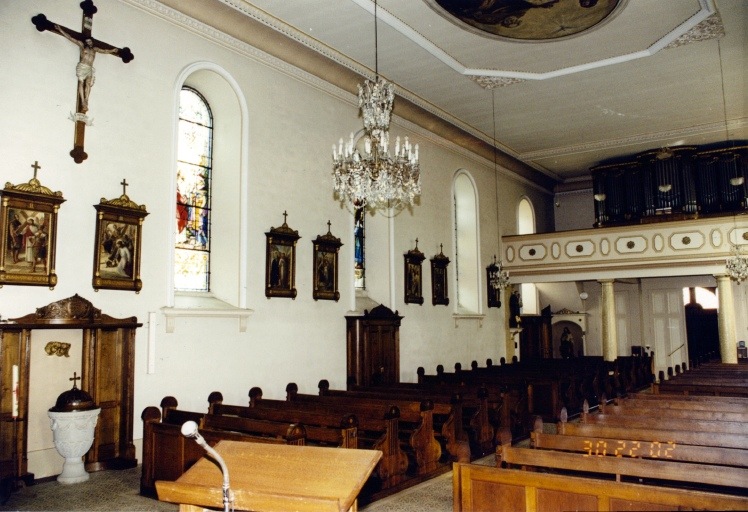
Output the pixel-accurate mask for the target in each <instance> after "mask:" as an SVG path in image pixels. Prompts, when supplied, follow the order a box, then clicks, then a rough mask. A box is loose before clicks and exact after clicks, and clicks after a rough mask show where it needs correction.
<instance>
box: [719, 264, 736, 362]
mask: <svg viewBox="0 0 748 512" xmlns="http://www.w3.org/2000/svg"><path fill="white" fill-rule="evenodd" d="M714 277H716V278H717V296H718V297H719V312H718V316H717V323H718V325H719V352H720V356H721V357H722V362H723V363H737V362H738V349H737V346H738V345H737V342H738V336H737V329H736V328H735V301H734V300H733V297H732V281H731V280H730V278H729V277H728V276H726V275H718V276H714Z"/></svg>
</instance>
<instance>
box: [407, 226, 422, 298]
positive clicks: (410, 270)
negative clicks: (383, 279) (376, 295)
mask: <svg viewBox="0 0 748 512" xmlns="http://www.w3.org/2000/svg"><path fill="white" fill-rule="evenodd" d="M424 259H426V257H425V256H424V255H423V253H422V252H421V251H419V250H418V239H417V238H416V247H415V249H411V250H410V251H408V252H407V253H405V303H406V304H419V305H422V304H423V279H422V271H421V263H422V262H423V260H424Z"/></svg>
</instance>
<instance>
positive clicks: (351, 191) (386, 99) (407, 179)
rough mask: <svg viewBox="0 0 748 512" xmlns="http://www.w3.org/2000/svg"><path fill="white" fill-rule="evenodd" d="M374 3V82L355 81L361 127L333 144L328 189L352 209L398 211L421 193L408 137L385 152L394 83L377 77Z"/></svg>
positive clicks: (414, 150) (414, 153)
mask: <svg viewBox="0 0 748 512" xmlns="http://www.w3.org/2000/svg"><path fill="white" fill-rule="evenodd" d="M377 38H378V34H377V2H376V0H375V1H374V67H375V69H374V72H375V75H376V79H375V80H374V81H371V80H368V79H367V80H366V81H365V82H364V84H363V85H361V84H359V86H358V106H359V108H360V109H361V116H362V117H363V119H364V128H363V130H359V132H358V133H357V135H358V137H356V136H355V135H354V134H353V133H351V135H350V138H349V140H348V142H347V143H344V142H343V139H342V138H341V139H340V141H339V143H338V145H337V147H336V146H335V145H334V144H333V147H332V162H333V188H334V191H335V195H336V196H337V198H338V199H339V200H340V201H341V202H346V201H348V202H350V203H351V204H352V205H353V206H354V207H355V208H364V207H367V208H369V209H379V208H382V209H389V208H394V209H395V210H402V209H403V208H409V207H411V206H413V203H414V201H415V199H416V197H418V196H420V195H421V171H420V166H419V164H418V144H415V145H412V144H411V143H410V141H409V140H408V137H405V139H404V140H403V141H402V143H401V142H400V137H397V139H396V140H395V148H394V149H395V152H394V154H393V155H390V152H389V151H390V134H389V126H390V115H391V113H392V106H393V103H394V101H395V91H394V86H393V85H392V84H391V83H389V82H387V81H386V80H385V79H384V78H382V77H381V76H379V55H378V53H379V49H378V39H377Z"/></svg>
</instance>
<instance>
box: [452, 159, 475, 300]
mask: <svg viewBox="0 0 748 512" xmlns="http://www.w3.org/2000/svg"><path fill="white" fill-rule="evenodd" d="M452 188H453V199H454V215H455V217H454V228H455V245H454V246H455V275H456V280H457V286H456V287H455V288H456V290H457V301H456V303H457V309H458V310H460V311H461V312H465V313H480V311H481V307H480V297H481V295H480V286H479V283H480V280H479V279H480V278H479V276H480V273H479V271H478V269H479V265H478V240H479V236H478V197H477V195H476V193H475V184H474V183H473V180H472V178H471V177H470V175H469V174H468V173H466V172H465V171H458V172H457V174H456V175H455V178H454V182H453V184H452Z"/></svg>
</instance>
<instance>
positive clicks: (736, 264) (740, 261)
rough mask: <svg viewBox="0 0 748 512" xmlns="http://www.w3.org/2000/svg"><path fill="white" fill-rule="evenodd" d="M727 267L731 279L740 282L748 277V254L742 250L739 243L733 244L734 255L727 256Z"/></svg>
mask: <svg viewBox="0 0 748 512" xmlns="http://www.w3.org/2000/svg"><path fill="white" fill-rule="evenodd" d="M725 269H726V270H727V275H728V276H730V279H732V280H733V281H737V283H738V284H740V283H742V282H743V281H744V280H745V279H748V256H745V255H744V254H743V253H742V252H741V250H740V246H739V245H737V244H735V245H733V246H732V256H730V257H729V258H727V261H726V262H725Z"/></svg>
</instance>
